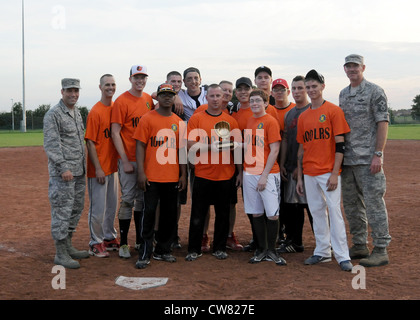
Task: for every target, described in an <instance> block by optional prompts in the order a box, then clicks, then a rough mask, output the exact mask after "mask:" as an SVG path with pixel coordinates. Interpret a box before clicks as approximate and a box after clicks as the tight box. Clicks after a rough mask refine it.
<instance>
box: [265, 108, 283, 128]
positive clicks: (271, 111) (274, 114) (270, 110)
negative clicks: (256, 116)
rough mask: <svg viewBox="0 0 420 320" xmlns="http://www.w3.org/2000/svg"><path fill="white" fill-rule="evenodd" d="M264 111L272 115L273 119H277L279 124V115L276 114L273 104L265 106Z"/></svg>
mask: <svg viewBox="0 0 420 320" xmlns="http://www.w3.org/2000/svg"><path fill="white" fill-rule="evenodd" d="M265 112H266V113H268V114H269V115H271V116H273V117H274V119H276V120H277V122H278V123H279V124H280V120H279V116H278V114H277V109H276V107H275V106H273V105H271V104H269V105H268V107H267V108H265Z"/></svg>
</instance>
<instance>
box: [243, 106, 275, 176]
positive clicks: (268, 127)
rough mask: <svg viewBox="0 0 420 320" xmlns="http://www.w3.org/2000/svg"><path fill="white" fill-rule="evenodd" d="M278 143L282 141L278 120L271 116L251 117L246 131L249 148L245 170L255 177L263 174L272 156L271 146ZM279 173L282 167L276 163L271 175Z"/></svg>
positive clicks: (246, 142)
mask: <svg viewBox="0 0 420 320" xmlns="http://www.w3.org/2000/svg"><path fill="white" fill-rule="evenodd" d="M276 141H281V136H280V129H279V124H278V122H277V119H275V118H274V117H273V116H271V115H269V114H265V115H264V116H262V117H259V118H254V117H251V118H250V119H249V120H248V123H247V128H246V129H245V131H244V143H245V144H246V146H247V151H246V152H245V159H244V170H245V171H246V172H248V173H250V174H254V175H260V174H262V172H263V171H264V168H265V166H266V164H267V159H268V155H269V154H270V150H271V149H270V144H271V143H274V142H276ZM251 146H252V147H251ZM278 172H280V167H279V165H278V163H277V161H275V162H274V165H273V167H272V168H271V170H270V173H278Z"/></svg>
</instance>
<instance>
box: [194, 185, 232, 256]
mask: <svg viewBox="0 0 420 320" xmlns="http://www.w3.org/2000/svg"><path fill="white" fill-rule="evenodd" d="M232 181H233V180H232V179H230V180H222V181H213V180H207V179H203V178H199V177H195V179H194V185H193V192H192V202H191V218H190V230H189V239H188V252H190V253H191V252H196V253H201V240H202V238H203V231H204V223H205V219H206V215H207V212H208V210H209V208H210V205H214V212H215V215H216V216H215V221H214V240H213V252H216V251H219V250H221V251H226V240H227V237H228V233H229V213H230V202H231V199H230V198H231V195H232Z"/></svg>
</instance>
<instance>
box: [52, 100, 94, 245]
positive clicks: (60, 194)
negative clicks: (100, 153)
mask: <svg viewBox="0 0 420 320" xmlns="http://www.w3.org/2000/svg"><path fill="white" fill-rule="evenodd" d="M44 149H45V152H46V154H47V157H48V172H49V176H50V180H49V189H48V198H49V200H50V204H51V233H52V237H53V239H54V240H62V239H65V238H66V237H67V235H68V233H69V232H73V231H74V230H75V228H76V226H77V224H78V222H79V219H80V216H81V214H82V211H83V207H84V199H85V190H86V178H85V173H86V167H85V163H86V162H85V157H86V155H85V145H84V125H83V120H82V117H81V115H80V112H79V110H78V109H77V108H74V118H73V117H72V116H71V114H70V112H69V109H68V108H67V107H66V105H65V104H64V102H63V100H60V102H59V103H58V104H57V105H56V106H54V107H53V108H51V109H50V110H49V111H48V112H47V114H46V115H45V117H44ZM67 170H70V171H71V172H72V174H73V176H74V179H73V180H72V181H64V180H63V179H62V178H61V175H62V174H63V173H64V172H66V171H67Z"/></svg>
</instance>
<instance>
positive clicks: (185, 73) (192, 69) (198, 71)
mask: <svg viewBox="0 0 420 320" xmlns="http://www.w3.org/2000/svg"><path fill="white" fill-rule="evenodd" d="M188 72H197V73H198V74H199V75H200V76H201V74H200V70H198V69H197V68H195V67H189V68H187V69H185V71H184V78H185V77H186V76H187V73H188Z"/></svg>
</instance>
